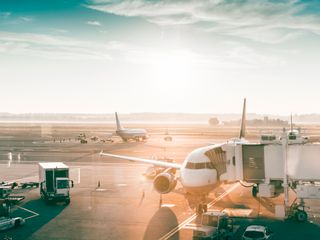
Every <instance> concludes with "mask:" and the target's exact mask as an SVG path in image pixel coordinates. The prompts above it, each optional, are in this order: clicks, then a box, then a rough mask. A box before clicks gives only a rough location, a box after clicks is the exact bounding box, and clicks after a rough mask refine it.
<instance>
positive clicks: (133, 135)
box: [116, 129, 148, 141]
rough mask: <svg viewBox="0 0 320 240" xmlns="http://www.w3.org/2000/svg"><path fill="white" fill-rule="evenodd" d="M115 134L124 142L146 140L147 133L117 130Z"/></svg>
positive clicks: (142, 130)
mask: <svg viewBox="0 0 320 240" xmlns="http://www.w3.org/2000/svg"><path fill="white" fill-rule="evenodd" d="M116 134H117V135H118V136H119V137H121V138H122V139H123V140H124V141H128V140H135V141H143V140H145V139H147V138H148V135H147V131H146V130H144V129H121V130H117V131H116Z"/></svg>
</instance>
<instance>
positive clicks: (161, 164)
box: [100, 152, 181, 169]
mask: <svg viewBox="0 0 320 240" xmlns="http://www.w3.org/2000/svg"><path fill="white" fill-rule="evenodd" d="M100 156H108V157H114V158H120V159H125V160H129V161H135V162H142V163H149V164H152V165H155V166H159V167H165V168H175V169H180V168H181V164H178V163H172V162H164V161H157V160H154V159H144V158H137V157H130V156H123V155H115V154H110V153H104V152H101V153H100Z"/></svg>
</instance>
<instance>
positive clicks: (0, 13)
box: [0, 12, 11, 18]
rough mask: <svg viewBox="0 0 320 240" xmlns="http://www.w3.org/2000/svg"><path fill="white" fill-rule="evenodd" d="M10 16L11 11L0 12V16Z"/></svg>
mask: <svg viewBox="0 0 320 240" xmlns="http://www.w3.org/2000/svg"><path fill="white" fill-rule="evenodd" d="M10 16H11V12H0V18H8V17H10Z"/></svg>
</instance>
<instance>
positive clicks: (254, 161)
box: [242, 144, 265, 182]
mask: <svg viewBox="0 0 320 240" xmlns="http://www.w3.org/2000/svg"><path fill="white" fill-rule="evenodd" d="M242 161H243V179H244V180H245V181H247V182H260V181H261V180H264V179H265V169H264V145H260V144H257V145H243V146H242Z"/></svg>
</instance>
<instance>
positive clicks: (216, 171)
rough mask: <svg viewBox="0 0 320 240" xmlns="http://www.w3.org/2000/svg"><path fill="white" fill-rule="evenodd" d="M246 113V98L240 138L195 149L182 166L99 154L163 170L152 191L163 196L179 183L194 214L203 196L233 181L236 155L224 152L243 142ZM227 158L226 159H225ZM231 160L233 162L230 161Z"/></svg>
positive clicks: (201, 207) (202, 207)
mask: <svg viewBox="0 0 320 240" xmlns="http://www.w3.org/2000/svg"><path fill="white" fill-rule="evenodd" d="M245 111H246V99H244V105H243V113H242V121H241V129H240V134H239V138H236V139H233V140H231V141H228V142H226V143H221V144H215V145H210V146H206V147H201V148H198V149H195V150H194V151H192V152H191V153H189V155H188V156H187V157H186V158H185V160H184V161H183V163H182V164H178V163H172V162H164V161H157V160H153V159H143V158H138V157H130V156H123V155H114V154H109V153H103V152H101V153H100V155H101V156H108V157H114V158H120V159H126V160H130V161H136V162H142V163H149V164H152V165H154V166H158V167H164V168H166V170H165V171H163V172H162V173H160V174H158V175H157V176H156V177H155V178H154V181H153V185H154V188H155V189H156V191H157V192H159V193H160V194H166V193H169V192H171V191H173V190H174V189H175V187H176V184H177V181H178V180H179V181H180V182H181V185H182V187H183V190H184V193H185V196H186V197H191V196H193V197H194V198H196V199H197V200H195V201H196V202H197V203H196V205H195V206H196V208H197V212H199V213H201V212H203V211H206V209H207V204H206V203H205V200H206V197H207V195H208V194H209V192H211V191H212V190H213V189H214V188H216V187H217V186H218V185H219V184H220V183H222V182H226V181H232V182H234V177H233V175H232V173H229V172H234V171H235V162H234V161H235V160H234V159H235V155H234V151H228V152H233V153H232V155H230V154H229V153H228V154H227V149H229V150H230V149H232V148H234V146H235V145H237V144H243V143H246V141H245V140H244V137H245V128H246V125H245V117H246V115H245ZM228 159H229V160H228ZM231 159H232V160H231ZM175 170H179V171H180V177H178V178H177V177H176V176H175V174H174V173H175Z"/></svg>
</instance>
